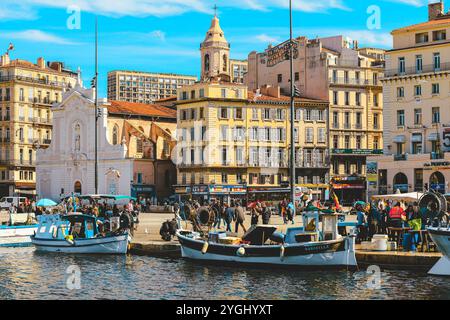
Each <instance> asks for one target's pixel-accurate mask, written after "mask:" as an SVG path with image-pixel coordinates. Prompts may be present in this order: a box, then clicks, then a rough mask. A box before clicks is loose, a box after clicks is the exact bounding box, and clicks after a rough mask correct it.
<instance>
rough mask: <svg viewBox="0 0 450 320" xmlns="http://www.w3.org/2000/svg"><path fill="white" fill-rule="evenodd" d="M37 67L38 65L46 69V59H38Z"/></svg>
mask: <svg viewBox="0 0 450 320" xmlns="http://www.w3.org/2000/svg"><path fill="white" fill-rule="evenodd" d="M37 65H38V67H39V68H41V69H45V60H44V58H42V57H40V58H38V60H37Z"/></svg>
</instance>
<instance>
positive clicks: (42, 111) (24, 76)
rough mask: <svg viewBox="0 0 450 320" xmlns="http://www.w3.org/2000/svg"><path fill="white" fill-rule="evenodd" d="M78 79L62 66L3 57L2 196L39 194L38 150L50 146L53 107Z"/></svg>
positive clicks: (0, 102)
mask: <svg viewBox="0 0 450 320" xmlns="http://www.w3.org/2000/svg"><path fill="white" fill-rule="evenodd" d="M77 77H78V75H77V73H75V72H73V71H71V70H68V69H66V68H65V67H64V64H63V63H61V62H49V63H46V62H45V60H44V59H43V58H39V59H38V61H37V63H36V64H34V63H32V62H29V61H25V60H19V59H17V60H11V59H10V56H9V54H5V55H3V56H2V57H1V63H0V196H5V195H11V196H12V195H21V196H29V197H30V196H34V195H35V194H36V191H35V188H36V180H35V179H36V177H35V166H36V163H35V160H36V150H37V149H40V148H46V147H48V145H49V144H50V142H51V136H52V112H51V107H52V105H53V104H55V103H58V102H60V101H61V99H62V94H63V92H65V91H67V90H69V89H70V88H72V87H73V86H74V85H75V83H76V81H77Z"/></svg>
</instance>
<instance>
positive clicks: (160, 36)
mask: <svg viewBox="0 0 450 320" xmlns="http://www.w3.org/2000/svg"><path fill="white" fill-rule="evenodd" d="M150 36H151V37H152V38H156V39H159V40H161V41H166V33H165V32H163V31H161V30H155V31H152V32H150Z"/></svg>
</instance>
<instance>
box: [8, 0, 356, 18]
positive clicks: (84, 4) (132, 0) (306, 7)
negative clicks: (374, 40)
mask: <svg viewBox="0 0 450 320" xmlns="http://www.w3.org/2000/svg"><path fill="white" fill-rule="evenodd" d="M2 1H4V0H2ZM20 3H21V5H16V4H14V2H12V1H11V4H10V5H9V7H10V11H11V10H13V9H12V8H14V9H15V10H16V11H17V12H19V11H20V12H24V10H37V9H39V8H60V9H66V8H67V7H68V6H69V5H76V6H78V7H79V8H80V9H81V10H82V11H86V12H90V13H95V14H99V15H106V16H115V17H121V16H135V17H146V16H159V17H163V16H173V15H179V14H183V13H186V12H192V11H194V12H201V13H208V14H211V13H213V8H212V7H213V3H212V2H211V1H210V0H164V1H162V0H126V1H124V0H122V1H111V0H59V1H54V0H21V2H20ZM288 4H289V2H288V1H287V0H228V1H223V3H222V4H221V6H222V7H226V8H238V9H245V10H258V11H269V10H271V9H276V8H287V7H288ZM24 8H25V9H24ZM293 8H294V10H299V11H306V12H323V13H325V12H327V11H329V10H330V9H338V10H350V9H349V8H348V7H346V6H345V4H344V0H320V1H311V0H296V1H294V2H293ZM219 10H220V8H219ZM29 12H31V11H29Z"/></svg>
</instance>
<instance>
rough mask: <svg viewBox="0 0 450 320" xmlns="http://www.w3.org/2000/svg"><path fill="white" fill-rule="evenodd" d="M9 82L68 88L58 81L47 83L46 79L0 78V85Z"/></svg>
mask: <svg viewBox="0 0 450 320" xmlns="http://www.w3.org/2000/svg"><path fill="white" fill-rule="evenodd" d="M10 81H22V82H28V83H34V84H42V85H47V86H51V87H58V88H68V87H70V86H69V85H68V84H66V83H65V82H58V81H47V79H39V78H32V77H25V76H17V75H16V76H3V77H0V83H1V82H10Z"/></svg>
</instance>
